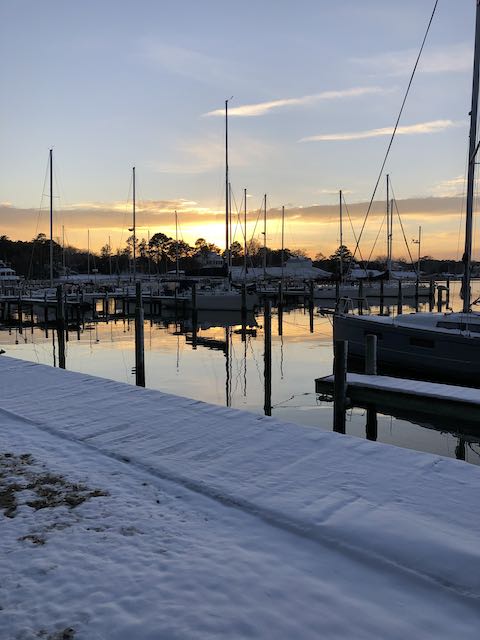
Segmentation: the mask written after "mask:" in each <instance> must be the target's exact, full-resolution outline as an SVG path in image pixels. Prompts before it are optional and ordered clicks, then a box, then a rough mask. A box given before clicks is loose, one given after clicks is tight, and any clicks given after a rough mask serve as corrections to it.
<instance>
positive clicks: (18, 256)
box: [0, 232, 303, 279]
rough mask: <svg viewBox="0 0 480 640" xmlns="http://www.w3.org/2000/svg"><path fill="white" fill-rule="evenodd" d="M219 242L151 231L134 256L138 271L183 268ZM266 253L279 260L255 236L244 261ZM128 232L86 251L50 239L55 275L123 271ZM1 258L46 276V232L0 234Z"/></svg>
mask: <svg viewBox="0 0 480 640" xmlns="http://www.w3.org/2000/svg"><path fill="white" fill-rule="evenodd" d="M230 251H231V255H232V264H233V265H241V264H243V259H244V248H243V247H242V245H241V244H240V243H239V242H233V243H232V245H231V247H230ZM224 253H225V252H223V253H222V252H221V250H220V248H219V247H217V246H216V245H215V244H213V243H209V242H207V241H206V240H205V239H204V238H198V240H196V242H195V243H194V245H193V246H191V245H189V244H188V243H187V242H184V241H183V240H179V241H178V242H177V241H176V240H175V239H173V238H171V237H169V236H167V235H166V234H164V233H161V232H159V233H156V234H155V235H153V236H152V237H151V238H150V240H149V241H147V240H145V238H141V239H138V238H137V242H136V245H135V262H136V270H137V272H138V273H151V274H156V273H159V274H163V273H167V272H168V271H171V270H173V269H175V266H176V262H177V257H178V263H179V268H180V269H181V270H183V271H190V270H195V269H198V268H199V267H203V266H208V264H209V260H210V258H211V256H212V255H213V254H216V255H219V256H223V257H224ZM265 253H266V257H267V265H268V266H279V265H281V262H282V252H281V251H280V250H278V249H269V248H266V250H264V248H263V247H262V246H261V245H260V243H258V241H255V240H252V241H251V242H250V243H249V245H248V248H247V254H248V266H261V265H263V259H264V258H263V256H264V255H265ZM133 254H134V251H133V236H130V237H129V238H127V240H126V243H125V247H124V248H123V249H117V250H116V251H113V250H112V247H110V246H109V245H108V244H106V245H104V246H103V247H102V248H101V250H100V252H90V253H88V252H87V251H84V250H81V249H77V248H76V247H73V246H66V247H65V248H62V246H61V245H60V244H58V243H57V242H55V241H54V242H53V271H54V276H55V277H58V276H60V275H65V274H66V275H68V274H77V273H88V272H90V273H101V274H109V273H112V274H124V273H129V272H131V271H132V270H133ZM294 255H303V252H302V251H297V252H295V251H291V250H290V249H285V250H284V252H283V258H284V260H287V259H288V258H289V257H292V256H294ZM0 260H3V261H4V262H5V263H7V264H8V265H10V266H11V267H12V268H13V269H15V271H16V272H17V274H18V275H21V276H24V277H25V278H27V279H46V278H48V277H49V273H50V240H49V239H48V238H47V237H46V236H45V234H43V233H40V234H38V235H37V236H36V237H35V238H33V240H31V241H23V240H16V241H14V240H10V239H9V238H8V237H7V236H5V235H3V236H0Z"/></svg>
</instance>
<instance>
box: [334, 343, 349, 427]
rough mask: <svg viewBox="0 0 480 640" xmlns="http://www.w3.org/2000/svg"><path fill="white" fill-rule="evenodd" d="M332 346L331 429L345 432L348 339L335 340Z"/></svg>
mask: <svg viewBox="0 0 480 640" xmlns="http://www.w3.org/2000/svg"><path fill="white" fill-rule="evenodd" d="M333 347H334V360H333V375H334V383H333V430H334V431H336V432H337V433H345V411H346V402H347V356H348V340H335V341H334V343H333Z"/></svg>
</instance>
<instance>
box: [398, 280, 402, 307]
mask: <svg viewBox="0 0 480 640" xmlns="http://www.w3.org/2000/svg"><path fill="white" fill-rule="evenodd" d="M402 311H403V292H402V281H401V280H399V281H398V299H397V315H400V314H401V313H402Z"/></svg>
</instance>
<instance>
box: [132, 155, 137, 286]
mask: <svg viewBox="0 0 480 640" xmlns="http://www.w3.org/2000/svg"><path fill="white" fill-rule="evenodd" d="M132 199H133V211H132V215H133V225H132V226H133V282H134V283H135V282H136V281H137V229H136V211H135V207H136V202H135V167H133V168H132Z"/></svg>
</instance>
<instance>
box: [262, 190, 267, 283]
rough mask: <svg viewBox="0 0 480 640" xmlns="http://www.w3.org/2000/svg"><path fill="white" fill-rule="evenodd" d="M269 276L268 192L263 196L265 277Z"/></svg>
mask: <svg viewBox="0 0 480 640" xmlns="http://www.w3.org/2000/svg"><path fill="white" fill-rule="evenodd" d="M266 276H267V194H265V195H264V197H263V279H264V280H265V278H266Z"/></svg>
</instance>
